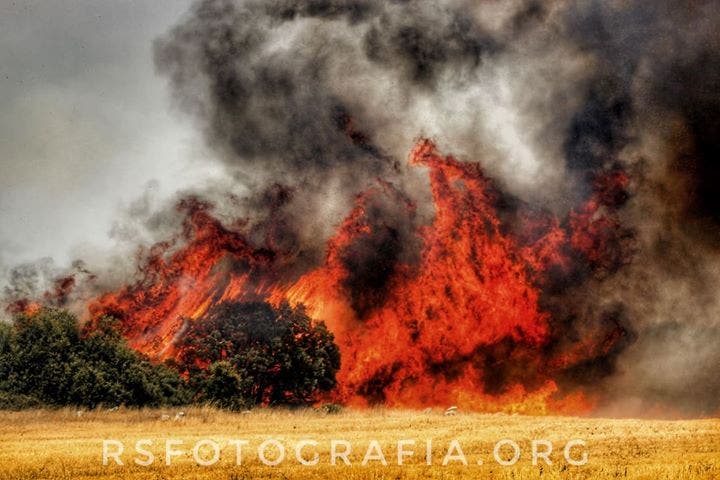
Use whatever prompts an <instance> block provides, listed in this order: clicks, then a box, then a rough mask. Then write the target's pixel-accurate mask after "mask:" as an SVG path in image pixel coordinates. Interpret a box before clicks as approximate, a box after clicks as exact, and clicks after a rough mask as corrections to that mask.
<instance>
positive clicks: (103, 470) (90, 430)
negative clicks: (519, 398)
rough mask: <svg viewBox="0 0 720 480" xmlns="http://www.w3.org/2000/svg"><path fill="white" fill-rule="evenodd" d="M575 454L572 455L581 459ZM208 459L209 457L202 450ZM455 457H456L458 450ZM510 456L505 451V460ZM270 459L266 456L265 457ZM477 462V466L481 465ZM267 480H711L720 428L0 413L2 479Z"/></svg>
mask: <svg viewBox="0 0 720 480" xmlns="http://www.w3.org/2000/svg"><path fill="white" fill-rule="evenodd" d="M106 439H115V440H118V441H120V442H122V443H123V444H124V446H125V452H124V453H123V455H122V456H121V459H122V460H123V463H124V465H123V466H119V465H116V464H115V462H114V461H113V459H112V458H111V459H109V463H110V464H109V465H108V466H103V446H102V444H103V440H106ZM140 439H148V440H150V441H152V445H151V446H150V447H149V448H148V450H150V451H151V452H152V453H153V454H154V455H155V456H156V458H155V461H154V463H152V465H150V466H139V465H136V464H135V463H134V458H141V459H144V458H145V457H144V456H142V455H139V454H138V453H137V452H136V451H135V442H136V441H138V440H140ZM168 439H178V440H182V441H183V442H184V443H183V445H181V446H176V447H174V448H175V449H179V450H182V451H183V453H182V455H179V456H177V457H174V458H173V459H172V464H171V465H170V466H166V465H165V453H166V450H165V442H166V440H168ZM203 439H208V440H212V441H215V442H217V443H218V444H219V445H220V447H221V448H222V450H221V457H220V460H219V461H218V462H217V463H215V464H214V465H212V466H200V465H198V463H197V462H196V460H195V459H194V458H193V454H192V447H193V446H194V445H195V444H196V442H198V441H199V440H203ZM268 439H276V440H278V441H279V442H280V443H281V444H282V445H283V446H284V447H285V449H286V458H285V460H284V461H283V462H282V463H281V464H279V465H278V466H275V467H270V466H266V465H264V464H263V463H262V462H261V461H260V459H259V457H258V452H257V448H258V446H259V445H260V444H261V443H262V442H263V441H265V440H268ZM304 439H311V440H314V441H316V442H318V444H317V446H306V447H304V449H303V457H304V458H307V459H310V458H312V457H313V455H314V453H315V452H317V453H318V454H319V462H318V464H317V465H314V466H304V465H301V464H300V463H299V462H298V461H297V460H296V459H295V451H294V449H295V446H296V445H297V443H298V442H299V441H300V440H304ZM428 439H432V445H433V448H432V453H433V456H432V462H433V464H432V465H430V466H428V465H426V457H425V452H426V442H427V440H428ZM453 439H456V440H457V441H458V442H459V444H460V446H461V448H462V450H463V453H464V455H465V457H466V459H467V461H468V465H467V466H465V465H462V463H460V462H459V461H452V462H450V463H449V464H448V465H446V466H443V465H442V461H443V457H444V456H445V455H446V453H447V451H448V448H449V445H450V443H451V440H453ZM503 439H511V440H514V441H515V442H517V444H518V445H519V446H520V449H521V456H520V459H519V460H518V461H517V463H515V464H514V465H512V466H502V465H499V464H498V463H497V462H496V461H495V460H494V457H493V448H494V446H495V444H496V443H497V442H498V441H500V440H503ZM533 439H544V440H549V441H551V442H552V444H553V452H552V453H551V455H550V459H551V460H552V465H546V464H545V463H544V461H543V460H542V459H540V460H539V465H537V466H536V465H533V464H532V461H531V441H532V440H533ZM571 439H582V440H584V441H585V442H586V446H585V447H584V450H585V451H587V453H588V461H587V464H586V465H583V466H573V465H570V464H568V462H567V461H566V460H565V458H564V456H563V447H564V446H565V444H566V443H567V442H568V441H569V440H571ZM232 440H246V441H248V445H247V446H244V447H243V452H242V465H240V466H238V465H236V447H235V446H232V444H231V443H230V442H231V441H232ZM331 440H346V441H348V442H350V444H351V445H352V451H351V453H350V455H349V460H350V461H351V463H352V465H350V466H347V465H344V464H343V463H342V461H340V460H338V465H335V466H333V465H331V462H330V449H331ZM371 440H377V441H378V443H379V445H380V447H381V449H382V453H383V454H384V456H385V458H386V460H387V463H388V465H387V466H384V465H382V464H381V463H380V462H379V461H370V462H369V463H368V465H362V464H361V462H362V460H363V456H364V455H365V453H366V451H367V449H368V446H369V444H370V441H371ZM399 440H414V441H415V442H416V443H415V445H414V446H410V447H407V446H406V447H405V449H406V450H413V451H414V455H413V456H408V457H404V464H403V465H402V466H398V465H397V450H398V445H397V443H398V441H399ZM582 450H583V448H582V447H579V449H578V450H576V451H575V456H576V457H579V456H580V455H579V454H580V453H581V452H582ZM199 453H200V456H201V457H202V458H204V459H208V458H211V457H212V453H213V452H212V448H210V447H208V446H205V447H203V448H202V449H200V451H199ZM454 453H457V452H454ZM512 453H513V452H512V450H511V449H510V447H507V446H506V447H504V448H503V449H502V450H501V456H502V457H504V458H506V459H507V458H511V457H512ZM277 454H278V451H277V450H276V449H275V448H274V447H271V448H269V449H268V450H267V457H268V458H269V459H274V458H276V457H277ZM479 460H480V461H482V465H479V464H478V461H479ZM100 478H102V479H110V478H117V479H193V478H196V479H225V480H240V479H264V478H301V479H302V478H320V479H323V478H327V479H330V478H332V479H335V478H346V479H417V478H437V479H450V478H473V479H475V478H492V479H535V478H542V479H560V478H562V479H565V478H571V479H599V480H603V479H610V478H635V479H653V480H660V479H687V480H691V479H693V480H694V479H718V478H720V419H703V420H679V421H663V420H625V419H623V420H615V419H600V418H570V417H528V416H519V415H518V416H516V415H501V414H495V415H489V414H473V413H462V412H461V413H460V414H458V415H455V416H444V415H443V414H442V411H440V410H436V411H430V412H427V411H424V412H418V411H403V410H388V409H378V410H364V411H363V410H360V411H352V410H351V411H343V412H341V413H338V414H324V413H322V412H319V411H315V410H310V409H308V410H298V411H285V410H256V411H253V412H251V413H246V414H233V413H228V412H222V411H218V410H214V409H211V408H192V409H188V410H185V411H184V416H178V415H177V411H171V410H165V411H163V410H123V409H120V410H118V411H104V410H98V411H91V412H77V411H75V410H69V409H65V410H56V411H50V410H34V411H23V412H0V479H3V480H4V479H7V480H10V479H12V480H20V479H72V480H79V479H100Z"/></svg>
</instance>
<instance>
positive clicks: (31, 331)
mask: <svg viewBox="0 0 720 480" xmlns="http://www.w3.org/2000/svg"><path fill="white" fill-rule="evenodd" d="M115 327H116V324H115V321H114V320H113V319H111V318H109V317H105V318H102V319H100V320H99V321H98V322H97V323H96V324H94V327H93V329H92V330H86V331H82V332H81V330H80V329H79V327H78V322H77V319H76V318H75V317H74V316H72V315H71V314H69V313H68V312H65V311H62V310H56V309H43V310H41V311H40V312H38V313H36V314H34V315H21V316H19V317H17V318H16V319H15V321H14V323H13V324H12V325H4V326H3V327H2V328H0V361H2V364H1V365H0V393H2V395H3V399H4V401H3V403H4V404H6V405H7V404H11V403H12V398H15V399H16V400H17V402H16V403H17V404H18V405H26V404H31V403H33V402H32V400H33V399H36V400H37V401H39V402H42V403H44V404H47V405H59V406H60V405H77V406H86V407H90V408H93V407H96V406H98V405H121V404H122V405H128V406H145V405H148V406H157V405H164V404H182V403H186V402H187V400H188V398H189V397H188V390H187V388H186V385H185V383H184V381H183V380H182V378H181V377H180V375H179V374H178V373H177V372H176V371H175V370H172V369H170V368H168V367H167V366H165V365H154V364H152V363H151V362H150V361H149V360H148V359H147V358H146V357H145V356H143V355H142V354H140V353H138V352H136V351H134V350H132V349H130V348H129V347H128V346H127V344H126V343H125V341H124V339H123V338H122V337H121V336H120V334H119V333H118V331H117V329H116V328H115Z"/></svg>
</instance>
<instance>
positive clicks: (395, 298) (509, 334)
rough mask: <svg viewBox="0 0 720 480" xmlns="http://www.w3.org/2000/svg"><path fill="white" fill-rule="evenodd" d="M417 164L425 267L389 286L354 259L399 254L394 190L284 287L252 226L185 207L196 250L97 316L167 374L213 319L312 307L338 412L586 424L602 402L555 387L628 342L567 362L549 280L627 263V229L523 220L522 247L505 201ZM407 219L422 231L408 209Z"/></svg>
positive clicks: (187, 238)
mask: <svg viewBox="0 0 720 480" xmlns="http://www.w3.org/2000/svg"><path fill="white" fill-rule="evenodd" d="M409 163H410V165H411V166H412V167H413V168H420V169H424V170H426V171H427V174H428V175H429V178H430V186H431V191H432V197H433V201H434V204H435V209H436V210H435V217H434V219H433V220H432V222H431V223H430V224H428V225H424V226H422V227H421V228H420V229H419V230H418V231H417V232H416V235H417V236H418V238H419V239H420V242H421V245H422V246H421V254H420V258H419V260H418V261H417V262H414V263H403V262H399V261H395V260H390V263H388V264H382V263H378V264H375V265H373V266H372V268H373V269H376V270H377V271H375V272H369V273H368V274H366V275H360V276H359V277H358V273H357V269H361V268H363V267H365V266H363V265H355V264H354V263H353V262H354V260H355V259H354V255H355V249H356V248H357V246H358V245H360V244H364V245H372V246H373V248H376V249H379V250H382V249H392V248H394V246H393V242H395V241H397V238H396V237H395V236H394V234H393V231H392V228H391V227H388V226H387V225H383V224H382V223H377V222H374V221H373V219H372V218H371V217H372V215H371V213H370V212H371V211H372V209H373V208H374V204H375V203H377V202H384V201H398V200H399V199H400V198H401V195H400V193H399V192H398V191H396V190H395V189H394V187H393V185H392V184H389V183H386V182H382V181H379V182H378V185H377V186H376V187H374V188H371V189H369V190H367V191H365V192H363V193H362V194H360V195H358V197H357V199H356V205H355V207H354V208H353V209H352V211H351V212H350V213H349V214H348V216H347V217H346V219H345V220H344V221H343V222H342V224H341V225H339V226H338V229H337V233H336V234H335V235H334V236H333V237H332V238H331V239H330V241H329V242H328V245H327V249H326V258H325V261H324V263H323V264H322V265H319V266H318V267H317V268H314V269H311V270H310V271H308V272H306V273H304V274H303V275H301V276H300V278H297V279H295V280H292V279H288V278H278V276H277V275H276V274H275V273H274V272H277V270H278V269H277V267H278V266H279V265H282V264H283V263H285V262H287V259H283V258H280V256H279V254H278V253H277V252H273V251H271V250H268V249H258V248H253V247H251V246H250V245H249V243H248V242H247V241H246V240H245V238H244V236H243V233H242V226H241V225H239V226H237V228H236V229H231V228H228V227H225V226H223V225H221V224H220V222H219V221H218V220H216V219H215V218H213V216H212V214H211V212H210V208H209V205H203V204H201V203H197V202H191V201H185V202H182V203H181V204H180V205H179V207H178V208H180V209H182V210H183V211H184V212H186V215H187V217H186V224H185V230H184V232H183V235H182V236H183V238H182V239H178V240H177V241H178V242H181V241H184V242H185V243H182V244H181V245H179V246H177V247H176V246H175V244H174V243H175V242H166V243H161V244H158V245H156V246H155V247H154V248H153V249H152V252H151V254H150V255H149V256H148V258H147V260H146V261H145V262H144V263H143V265H142V268H141V271H140V272H139V274H140V276H141V278H140V280H138V281H137V282H136V283H134V284H131V285H128V286H127V287H124V288H122V289H120V290H119V291H116V292H111V293H107V294H105V295H103V296H101V297H100V298H98V299H97V300H95V301H93V302H92V303H91V304H90V307H89V309H90V312H91V316H92V317H93V318H97V317H98V316H99V315H102V314H111V315H114V316H116V317H118V318H120V319H122V320H123V328H124V334H125V335H126V337H127V338H128V339H129V340H130V342H131V344H132V345H133V346H134V347H135V348H137V349H139V350H141V351H143V352H145V353H147V354H149V355H151V356H154V357H159V358H166V357H169V356H172V355H174V354H176V353H177V352H176V350H175V349H174V347H173V341H174V340H175V339H177V338H179V337H180V336H181V335H182V333H183V329H184V326H185V325H186V322H192V321H193V320H195V319H197V318H199V317H201V316H202V315H203V314H205V313H206V312H207V311H208V309H210V308H211V307H212V306H214V305H216V304H219V303H221V302H224V301H228V300H232V301H243V300H258V299H261V300H266V301H269V302H271V303H274V304H279V303H280V302H282V301H289V302H290V303H291V304H303V305H305V306H306V308H307V310H308V312H309V313H310V315H311V316H312V318H314V319H316V320H318V321H324V322H325V323H326V324H327V325H328V327H329V328H330V329H331V331H333V332H334V333H335V335H336V340H337V342H338V344H339V346H340V348H341V353H342V369H341V371H340V373H339V375H338V382H339V386H338V388H337V389H336V391H335V392H333V394H332V396H333V398H334V399H335V400H337V401H341V402H343V403H350V404H355V405H368V404H377V403H382V404H385V405H389V406H403V407H423V406H432V405H449V404H456V405H459V406H461V407H464V408H471V409H475V410H484V411H498V410H505V411H520V412H526V413H548V412H569V413H584V412H587V411H589V410H590V409H591V408H592V407H593V399H592V395H587V394H585V393H584V392H583V390H582V389H578V388H574V389H571V390H569V391H560V389H559V386H558V384H557V382H556V376H558V375H559V374H561V373H562V372H563V371H565V370H568V369H570V368H571V367H573V366H575V365H576V364H579V363H582V362H585V361H588V360H592V359H593V358H594V357H596V356H602V355H605V354H606V353H607V351H608V350H610V349H612V348H613V346H614V344H615V343H616V342H618V341H621V340H622V337H623V335H625V334H626V332H625V331H623V330H622V329H618V328H616V326H613V327H610V328H608V330H607V331H602V332H596V334H595V335H594V336H592V337H586V338H583V339H581V340H579V341H578V342H576V343H575V344H574V345H570V346H566V347H563V348H561V349H558V348H556V347H555V345H556V343H557V339H554V338H553V336H561V335H564V333H565V332H563V331H562V329H561V327H560V326H557V325H554V323H553V318H552V312H550V311H547V310H544V309H543V308H542V306H541V301H540V300H541V296H542V295H543V292H542V290H543V288H544V287H545V286H546V284H547V282H548V275H550V274H549V272H550V271H552V272H553V273H552V275H553V276H558V275H560V276H561V275H563V274H569V273H570V272H571V271H573V270H574V267H573V266H572V265H571V263H572V262H578V261H584V262H586V263H587V265H586V266H585V267H584V268H587V269H591V268H592V267H591V266H592V265H594V264H602V263H603V258H604V257H605V256H606V255H616V254H617V252H614V251H611V250H612V249H611V245H610V243H609V242H608V241H607V238H606V237H608V236H611V235H613V233H614V230H615V229H616V227H617V226H616V225H615V224H614V222H613V220H612V219H610V218H609V217H608V216H607V215H605V214H603V213H601V211H600V207H602V199H601V195H600V194H602V193H605V192H597V195H594V196H593V197H592V198H590V199H589V200H588V201H587V203H586V204H585V205H583V206H581V207H580V208H579V209H578V210H577V211H576V212H573V213H571V214H570V217H569V219H567V220H564V221H562V222H561V221H560V220H558V219H556V218H552V217H551V216H549V214H542V213H540V214H537V216H536V217H529V216H526V217H525V218H524V219H523V221H522V223H521V228H522V231H520V232H514V233H507V232H506V231H505V229H504V226H503V224H502V222H501V220H500V218H499V216H498V212H497V209H496V206H495V205H496V204H497V203H498V200H499V198H498V197H499V195H500V193H499V192H498V191H497V190H496V188H495V186H494V185H493V182H492V181H491V180H490V179H489V178H487V177H486V176H485V175H484V174H483V172H482V169H481V167H480V165H479V164H476V163H462V162H459V161H457V160H455V159H454V158H452V157H445V156H442V155H441V154H440V153H438V152H437V149H436V147H435V146H434V145H433V143H432V142H430V141H427V140H425V141H421V142H420V143H418V145H417V146H416V147H415V149H414V150H413V151H412V153H411V154H410V157H409ZM619 186H620V187H622V186H623V183H622V182H620V183H619ZM403 208H404V209H405V212H406V214H407V215H408V216H412V215H414V213H415V205H413V203H412V202H409V201H408V202H406V203H404V204H403ZM378 258H381V259H382V258H383V255H382V254H379V255H378ZM388 258H393V256H389V257H388ZM555 281H557V280H555ZM358 282H360V283H358Z"/></svg>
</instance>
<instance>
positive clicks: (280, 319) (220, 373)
mask: <svg viewBox="0 0 720 480" xmlns="http://www.w3.org/2000/svg"><path fill="white" fill-rule="evenodd" d="M178 348H179V351H180V355H179V358H178V361H179V366H180V368H181V370H182V371H183V372H184V373H186V374H187V375H188V376H189V378H190V380H191V382H192V383H193V386H194V387H195V389H196V390H197V392H198V398H199V399H204V400H206V401H210V402H213V403H215V404H218V405H220V404H223V405H227V406H228V407H232V408H241V406H242V407H247V406H252V405H260V404H263V405H306V404H310V403H313V402H314V401H316V400H317V399H318V398H319V396H320V394H321V393H322V392H325V391H328V390H330V389H332V388H333V387H334V386H335V374H336V372H337V370H338V369H339V368H340V353H339V351H338V348H337V346H336V345H335V343H334V342H333V335H332V334H331V333H330V332H329V331H328V330H327V328H325V325H324V324H323V323H317V324H313V323H312V321H311V320H310V318H309V317H308V316H307V315H306V314H305V311H304V309H303V308H302V307H298V308H292V307H290V306H289V305H288V304H283V305H281V306H280V308H278V309H276V308H273V307H272V306H271V305H269V304H267V303H259V302H255V303H225V304H222V305H219V306H218V307H216V308H214V309H212V310H211V311H210V312H209V313H208V314H207V315H206V316H205V317H203V318H200V319H198V320H196V321H195V322H194V323H193V324H192V325H191V326H190V328H189V330H188V332H187V333H186V335H185V337H184V338H183V340H182V341H181V342H180V343H179V344H178ZM207 366H210V368H206V367H207Z"/></svg>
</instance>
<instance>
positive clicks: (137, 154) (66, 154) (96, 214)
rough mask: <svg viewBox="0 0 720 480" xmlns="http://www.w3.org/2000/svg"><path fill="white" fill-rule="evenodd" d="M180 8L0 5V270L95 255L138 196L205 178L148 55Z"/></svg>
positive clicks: (193, 134)
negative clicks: (91, 251) (46, 259)
mask: <svg viewBox="0 0 720 480" xmlns="http://www.w3.org/2000/svg"><path fill="white" fill-rule="evenodd" d="M189 4H190V2H189V1H187V0H161V1H152V2H149V1H127V0H124V1H96V0H95V1H89V0H69V1H62V2H47V1H22V2H10V1H7V0H5V1H3V2H0V45H2V47H1V48H0V264H2V263H4V264H6V265H15V264H18V263H21V262H27V261H35V260H37V259H39V258H43V257H52V258H53V259H54V261H55V262H56V263H57V264H58V265H59V266H62V265H64V264H67V263H68V262H69V261H70V260H71V259H72V258H73V256H74V254H76V253H77V254H81V253H82V251H83V250H84V249H86V248H90V247H91V246H92V247H97V248H99V249H103V248H106V247H107V246H110V245H111V244H112V239H111V238H110V235H109V232H110V231H111V228H112V225H113V222H114V221H115V219H116V218H117V216H118V213H119V212H120V211H122V209H123V208H126V207H127V205H129V204H130V203H132V202H133V201H134V200H135V199H136V198H138V197H139V196H141V195H142V194H143V193H144V192H146V191H150V193H153V194H154V195H155V196H156V197H159V198H162V197H163V196H164V195H170V194H172V193H173V192H175V191H177V190H178V189H179V188H182V187H184V186H186V185H190V184H197V183H198V179H199V178H202V177H203V176H208V175H213V174H214V173H216V172H215V171H214V170H213V169H214V167H213V164H212V162H206V161H202V160H203V159H202V157H203V156H206V155H207V152H206V151H204V150H203V148H202V142H201V140H200V139H199V138H198V136H199V135H198V133H197V129H194V128H192V126H191V125H190V120H188V118H187V117H185V116H182V115H179V114H178V112H177V111H175V109H174V108H173V107H172V102H171V97H170V93H169V89H168V87H167V82H166V80H165V79H164V78H162V77H161V76H159V75H158V74H157V72H156V71H155V67H154V64H153V59H152V44H153V40H154V39H155V38H157V37H158V36H159V35H161V34H162V33H163V32H165V31H167V30H168V28H169V27H170V26H171V25H172V24H174V23H176V22H177V21H178V20H179V19H180V18H181V16H182V14H183V13H184V12H185V11H186V10H187V9H188V6H189Z"/></svg>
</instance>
